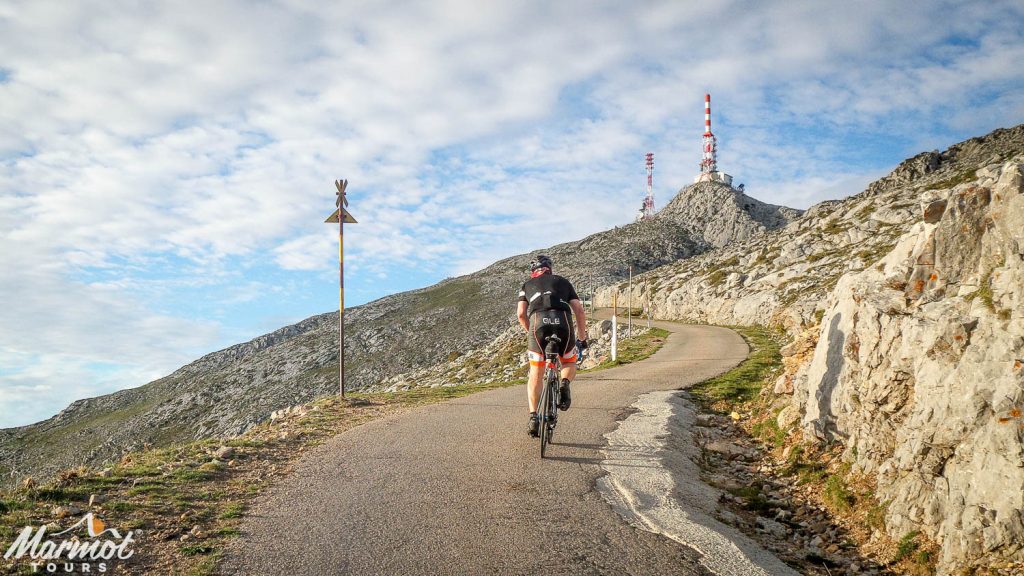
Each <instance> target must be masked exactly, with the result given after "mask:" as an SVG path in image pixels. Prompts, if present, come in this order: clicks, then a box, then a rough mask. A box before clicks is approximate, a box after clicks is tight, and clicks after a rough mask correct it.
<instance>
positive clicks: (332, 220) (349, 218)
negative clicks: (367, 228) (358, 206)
mask: <svg viewBox="0 0 1024 576" xmlns="http://www.w3.org/2000/svg"><path fill="white" fill-rule="evenodd" d="M341 210H343V211H344V213H345V224H358V222H356V219H355V218H353V217H352V215H351V214H349V213H348V210H345V209H344V208H342V209H341ZM338 212H339V210H335V211H334V214H331V216H330V217H329V218H327V220H324V222H326V223H328V224H330V223H335V224H337V222H338Z"/></svg>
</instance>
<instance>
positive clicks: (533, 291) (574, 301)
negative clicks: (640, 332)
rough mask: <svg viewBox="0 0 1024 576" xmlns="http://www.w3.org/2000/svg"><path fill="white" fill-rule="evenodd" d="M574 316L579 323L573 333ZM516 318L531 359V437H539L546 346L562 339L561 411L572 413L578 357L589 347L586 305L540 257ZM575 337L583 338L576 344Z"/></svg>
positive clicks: (547, 260) (521, 293) (532, 266)
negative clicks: (571, 388)
mask: <svg viewBox="0 0 1024 576" xmlns="http://www.w3.org/2000/svg"><path fill="white" fill-rule="evenodd" d="M570 312H572V315H573V316H574V317H575V320H576V330H575V331H574V330H573V324H572V318H571V317H570V314H569V313H570ZM516 316H517V317H518V318H519V324H520V325H521V326H522V327H523V329H524V330H526V333H527V356H529V359H530V376H529V379H528V380H527V383H526V393H527V398H528V399H529V404H530V427H529V432H530V436H537V435H538V431H539V429H540V422H539V420H538V419H537V402H538V399H539V398H540V392H541V378H542V377H543V375H544V364H545V360H544V344H545V341H546V339H547V337H548V336H550V335H552V334H555V335H557V336H558V337H559V338H561V339H562V343H563V344H562V350H560V351H559V352H560V354H561V361H562V373H561V378H562V381H561V384H560V385H559V388H558V389H559V393H560V395H561V401H560V402H559V405H558V407H559V409H561V410H568V409H569V405H570V404H571V402H572V400H571V397H570V395H569V384H570V383H571V382H572V380H573V378H575V377H576V354H577V348H579V349H580V350H583V349H586V347H587V340H586V334H587V318H586V313H585V311H584V310H583V303H582V302H580V297H579V296H578V295H577V294H576V289H575V288H573V287H572V284H571V283H570V282H569V281H568V280H566V279H565V278H563V277H561V276H558V275H556V274H552V273H551V258H549V257H547V256H545V255H543V254H539V255H537V257H536V258H534V260H533V261H532V262H530V279H529V280H527V281H526V283H524V284H523V288H522V290H520V291H519V303H518V304H517V309H516ZM575 334H580V335H582V336H583V338H582V339H580V340H576V339H575Z"/></svg>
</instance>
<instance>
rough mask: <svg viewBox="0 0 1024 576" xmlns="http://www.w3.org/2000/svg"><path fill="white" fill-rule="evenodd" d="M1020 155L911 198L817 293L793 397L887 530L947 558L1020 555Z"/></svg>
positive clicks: (954, 564)
mask: <svg viewBox="0 0 1024 576" xmlns="http://www.w3.org/2000/svg"><path fill="white" fill-rule="evenodd" d="M1021 162H1024V157H1019V158H1017V159H1015V160H1014V161H1011V162H1008V163H1006V164H1003V165H993V166H990V167H987V168H984V169H982V170H979V171H978V179H977V180H975V181H973V182H971V183H968V184H962V185H960V186H957V187H955V188H953V189H952V190H947V191H942V192H936V193H934V194H933V195H930V196H926V197H924V198H922V200H923V203H924V207H923V218H924V220H923V221H919V222H917V223H916V224H914V225H913V226H912V227H911V229H910V231H908V232H907V233H906V234H904V235H903V236H902V237H901V238H900V240H899V242H898V243H897V245H896V247H895V248H894V249H893V250H892V252H890V253H889V254H888V255H886V256H885V258H883V259H882V260H881V261H880V262H879V263H878V264H876V265H874V266H871V267H869V268H867V269H865V270H863V271H861V272H858V273H855V274H848V275H846V276H843V277H842V278H841V279H840V280H839V283H838V285H837V286H836V288H835V290H834V291H833V292H832V294H831V295H830V297H829V298H828V300H827V302H826V305H825V306H826V311H825V314H824V317H823V319H822V324H821V329H820V333H819V337H818V340H817V345H816V346H815V349H814V353H813V356H812V358H811V361H810V362H809V363H807V364H805V365H803V366H801V367H800V368H799V370H798V371H797V373H796V375H795V378H794V384H795V386H794V387H795V394H794V401H795V405H796V406H798V407H799V409H800V411H801V412H802V414H803V417H802V425H803V426H804V428H805V431H806V433H807V434H810V435H814V436H817V437H819V438H822V439H827V440H833V439H835V440H840V441H841V442H842V443H843V444H844V445H845V447H846V453H845V455H844V457H845V459H847V460H848V461H850V462H852V463H854V465H855V466H856V467H857V468H859V469H861V470H863V471H866V472H870V473H874V474H876V476H877V478H878V486H877V490H878V496H879V498H880V499H881V500H882V501H885V502H888V503H889V504H888V512H887V517H886V525H887V528H888V530H889V531H890V532H892V533H893V534H898V535H901V534H905V533H907V532H911V531H914V530H921V531H923V532H925V533H926V534H927V535H929V536H931V537H932V538H933V539H934V540H935V541H937V542H939V543H941V546H942V557H941V559H940V567H941V568H942V569H943V571H944V572H945V571H950V570H951V569H953V568H959V567H962V566H965V565H970V564H973V563H974V562H979V561H984V562H982V563H987V562H989V561H991V560H992V559H993V558H999V559H1003V560H1014V561H1022V560H1024V550H1022V547H1024V418H1022V417H1021V411H1022V410H1024V176H1022V170H1024V164H1021Z"/></svg>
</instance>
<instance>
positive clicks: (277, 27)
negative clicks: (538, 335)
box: [0, 0, 1024, 426]
mask: <svg viewBox="0 0 1024 576" xmlns="http://www.w3.org/2000/svg"><path fill="white" fill-rule="evenodd" d="M1022 21H1024V15H1022V8H1021V6H1020V5H1019V3H1015V2H1009V1H1008V2H974V3H966V4H965V3H962V2H949V3H941V4H938V5H935V6H934V7H933V8H931V9H929V10H922V9H921V8H920V7H918V6H914V5H912V4H908V3H902V2H886V3H869V4H863V3H861V4H850V5H839V4H830V5H829V6H828V7H827V8H823V7H822V5H821V4H820V3H817V2H811V1H806V2H786V3H773V4H767V5H766V4H761V3H752V2H739V1H735V2H718V3H714V4H712V5H698V4H694V3H679V2H669V1H665V2H647V3H642V4H638V5H635V6H630V7H628V8H616V7H613V6H609V5H599V4H594V3H590V2H583V1H571V2H559V3H543V2H525V3H481V2H464V1H454V0H453V1H448V2H434V3H421V4H407V3H402V4H396V3H390V2H352V1H347V2H340V3H333V4H330V5H323V4H322V3H314V2H306V1H302V0H294V1H282V2H273V3H258V4H253V3H250V2H241V1H237V0H236V1H228V2H220V3H216V4H209V5H202V6H198V5H197V6H193V7H190V9H188V10H184V9H182V8H181V7H180V6H179V5H178V4H175V3H171V2H163V3H159V2H157V3H148V4H145V5H139V4H136V3H119V2H114V3H109V2H108V3H95V2H92V3H80V4H67V3H58V2H52V1H31V2H28V1H24V2H8V3H6V4H3V5H0V49H2V51H3V53H4V55H5V56H4V63H3V68H4V70H5V72H6V76H5V77H2V78H0V102H2V103H3V105H2V106H0V126H3V130H0V166H2V168H0V263H2V264H3V265H4V269H5V270H6V272H5V273H4V274H5V277H4V280H3V283H2V284H0V298H3V299H4V301H6V302H16V303H17V305H15V306H10V307H8V309H7V310H5V311H3V312H0V320H2V323H0V325H2V326H4V327H5V330H4V332H3V333H2V334H0V350H3V351H4V353H5V354H8V355H10V356H9V357H12V358H14V357H17V358H22V360H19V362H20V364H19V366H21V368H20V369H19V370H20V373H21V374H34V375H35V376H32V377H31V378H29V377H27V376H26V377H24V378H29V379H28V380H25V379H23V380H15V379H13V378H12V377H10V376H5V375H2V374H0V390H6V392H5V394H6V395H7V396H6V398H11V397H17V398H21V400H18V401H19V402H22V404H24V405H27V404H26V403H28V404H31V403H33V402H36V401H35V400H31V399H26V398H27V396H29V395H39V396H40V399H39V400H38V405H40V406H48V407H49V409H50V412H55V411H56V409H57V408H59V406H58V405H57V404H59V402H56V401H55V400H53V398H55V397H59V395H58V396H52V397H51V396H48V397H46V398H42V393H41V392H30V391H32V390H41V388H37V387H38V386H48V387H49V388H48V389H50V390H65V391H72V392H69V393H72V394H86V393H89V391H92V392H98V391H101V390H106V389H109V386H107V385H105V384H102V385H101V384H100V382H101V381H102V382H113V381H115V380H116V381H118V382H121V383H122V384H119V385H123V383H124V382H127V381H128V380H130V378H135V377H138V376H139V375H140V374H151V373H154V372H156V373H158V372H159V371H160V370H167V369H169V368H172V367H173V366H174V363H177V362H181V361H183V360H184V359H185V357H186V355H187V354H191V351H195V350H207V349H209V348H210V347H213V346H219V345H223V344H227V343H229V342H223V341H221V340H219V338H222V337H223V335H224V334H231V335H233V334H236V333H239V332H240V331H241V329H240V328H239V326H238V325H237V324H236V325H231V322H238V323H241V322H242V321H241V320H232V319H230V318H229V319H226V320H225V322H227V323H228V325H226V326H223V327H218V326H216V325H213V324H212V323H210V322H204V321H195V320H190V319H188V318H190V317H191V316H190V315H189V314H187V313H185V311H183V310H175V309H174V307H173V306H171V305H167V304H165V305H157V304H154V303H153V299H152V298H148V297H147V295H161V296H163V295H166V296H167V298H168V299H169V300H173V299H174V298H173V297H174V294H176V293H177V291H178V290H181V289H183V287H185V286H191V287H195V286H200V285H203V286H207V287H208V289H209V294H210V296H209V299H210V300H214V301H219V302H221V303H225V304H227V303H230V302H238V301H248V300H251V299H252V298H254V297H255V296H254V295H256V294H259V293H263V292H266V291H267V290H269V289H270V288H268V283H266V282H264V281H263V279H261V278H254V277H249V276H247V275H248V274H249V272H248V271H247V270H249V269H251V268H253V266H254V263H256V262H259V263H267V262H273V263H274V264H275V265H276V266H277V267H279V268H280V269H282V270H287V271H293V272H303V271H305V272H307V273H308V272H314V273H318V274H323V275H324V276H325V277H329V276H330V275H329V272H330V271H331V270H333V267H334V266H335V257H334V254H335V250H336V246H335V244H334V236H333V232H332V231H331V230H330V228H329V227H328V226H326V225H324V224H322V220H323V218H324V217H325V216H326V215H327V213H329V208H330V205H331V204H330V203H331V202H332V200H333V198H332V193H333V188H332V186H331V181H332V180H333V179H334V178H338V177H347V178H349V179H350V181H351V182H352V185H351V187H350V200H351V201H352V204H353V205H352V210H353V213H354V214H355V215H356V217H357V218H358V219H359V221H360V223H359V225H358V228H357V229H356V230H355V231H354V233H353V234H352V236H351V238H346V242H347V247H346V260H347V262H350V263H351V265H352V269H353V270H354V271H356V272H358V273H360V274H362V273H365V274H366V278H371V279H372V280H370V281H368V284H367V286H364V287H359V288H358V289H361V290H362V289H366V288H368V287H369V286H372V285H373V283H374V282H380V276H381V275H384V276H386V277H388V278H394V277H401V276H402V274H401V273H400V271H401V270H402V269H405V268H411V267H415V268H416V269H417V270H436V271H437V273H438V275H440V276H443V275H448V274H453V273H459V272H465V271H469V270H471V269H473V268H474V267H478V266H479V265H481V264H483V263H488V262H490V261H493V260H494V259H497V258H499V257H502V256H507V255H509V254H511V253H516V252H521V251H524V250H528V249H533V248H539V247H541V246H544V245H546V244H550V243H555V242H561V241H565V240H570V239H573V238H576V237H579V236H583V235H585V234H588V233H591V232H594V231H597V230H600V229H603V228H607V227H609V226H611V225H613V224H616V223H622V222H624V221H628V220H629V219H631V217H632V213H633V211H634V210H635V208H636V206H637V205H638V204H639V199H640V197H641V195H642V191H643V180H644V175H643V166H642V156H643V153H644V152H646V151H648V150H653V151H654V152H655V154H656V163H657V168H656V170H657V172H656V176H655V181H656V187H657V191H658V194H659V196H658V198H659V205H664V203H665V202H667V201H668V200H669V198H668V197H667V195H668V191H672V192H674V191H675V190H676V189H678V188H679V187H680V186H682V185H684V184H686V183H688V182H689V181H691V179H692V176H693V173H694V172H695V170H696V167H695V165H696V160H697V158H696V156H697V154H696V150H697V146H698V142H697V137H698V136H699V131H700V126H701V119H702V118H701V112H700V96H701V94H702V93H703V91H704V90H711V91H712V92H713V93H714V95H715V103H716V106H717V108H716V122H717V123H718V124H716V125H717V126H721V127H722V129H723V130H722V131H721V132H720V136H721V141H722V144H723V146H722V155H721V158H722V164H723V168H725V169H727V170H728V171H730V172H731V173H733V174H734V175H735V176H737V178H739V179H740V180H742V181H745V182H747V183H748V185H749V187H748V189H749V190H750V191H751V193H752V194H754V195H755V196H758V197H760V198H762V199H763V200H766V201H771V202H776V203H788V204H793V205H796V206H799V207H805V206H806V205H809V204H810V203H813V202H816V201H818V200H820V199H822V198H825V197H831V196H834V195H837V194H844V193H847V192H853V191H856V188H857V187H858V186H861V185H862V183H863V182H864V181H865V180H866V179H868V178H870V177H872V176H874V175H876V174H877V173H878V170H879V168H880V166H878V165H877V160H874V162H875V164H871V165H866V164H865V162H866V161H865V160H864V159H863V158H862V157H860V156H858V152H857V151H856V150H851V146H850V144H849V143H847V142H845V141H844V135H845V134H848V133H851V132H856V133H857V134H858V136H859V137H860V138H861V139H865V138H869V137H877V138H879V140H880V141H884V142H886V143H887V145H888V146H890V147H892V148H893V149H899V151H900V153H902V152H906V154H905V155H909V154H911V153H914V152H917V151H918V150H917V149H911V148H913V147H914V146H918V145H920V144H927V146H926V147H928V148H930V147H935V146H942V145H945V144H949V143H951V138H953V136H954V135H955V136H956V137H957V138H959V137H964V136H970V135H975V134H978V133H983V132H985V131H987V130H989V129H991V128H994V127H997V126H999V125H1007V124H1013V123H1016V122H1019V121H1020V120H1021V117H1022V115H1024V100H1022V99H1021V97H1020V96H1019V94H1021V93H1022V91H1021V90H1020V88H1021V86H1022V84H1024V72H1022V70H1021V68H1020V66H1019V65H1017V64H1016V63H1018V62H1020V61H1021V60H1022V58H1024V52H1022V51H1024V42H1022V41H1021V22H1022ZM951 40H954V41H951ZM883 139H885V140H883ZM893 142H895V143H893ZM904 149H905V150H904ZM894 153H895V152H894ZM900 159H901V158H900V157H896V158H892V159H891V162H890V164H895V162H897V161H898V160H900ZM869 164H870V163H869ZM762 192H763V195H762V194H761V193H762ZM623 206H624V208H623ZM537 230H543V231H544V233H537V232H535V231H537ZM91 275H99V276H101V277H102V278H103V280H102V281H93V280H89V279H88V278H89V277H90V276H91ZM278 289H282V290H286V289H287V288H278ZM385 289H386V288H385ZM71 295H74V297H73V306H69V305H68V302H69V300H72V296H71ZM285 297H287V295H286V296H285ZM267 317H268V318H277V317H280V316H279V315H278V314H277V313H276V312H275V311H272V310H270V311H268V312H267ZM252 325H254V326H257V325H258V326H263V323H262V321H261V320H260V319H253V320H252ZM10 326H16V327H17V332H15V331H14V330H12V329H11V328H8V327H10ZM95 334H104V335H105V337H104V338H103V340H102V345H101V344H100V343H99V342H98V341H97V339H95V338H94V336H95ZM56 355H66V356H67V357H69V358H73V360H72V361H68V360H67V358H66V357H65V356H60V357H59V358H58V356H56ZM96 363H106V364H116V365H118V366H122V368H120V369H118V371H117V374H120V375H121V376H117V377H116V378H114V377H109V375H108V374H106V372H103V373H101V371H96V370H93V369H91V368H89V366H92V365H94V364H96ZM71 365H75V366H79V367H80V368H76V369H75V371H72V370H70V369H69V370H65V369H64V368H63V367H66V366H71ZM108 372H109V370H108ZM90 375H91V376H90ZM124 375H130V378H129V377H128V376H124ZM90 379H92V380H93V382H92V383H90V382H88V381H90ZM83 381H86V383H84V384H82V383H81V382H83ZM135 383H141V382H135ZM79 386H80V387H79ZM104 386H107V387H106V388H105V387H104ZM12 395H13V396H12ZM33 405H35V404H33ZM43 412H46V410H45V409H43V410H37V411H35V412H32V413H33V414H39V413H43ZM5 423H9V422H8V421H5V420H3V419H2V418H0V426H2V425H4V424H5Z"/></svg>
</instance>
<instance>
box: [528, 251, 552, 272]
mask: <svg viewBox="0 0 1024 576" xmlns="http://www.w3.org/2000/svg"><path fill="white" fill-rule="evenodd" d="M541 268H547V269H548V270H551V258H549V257H547V256H545V255H544V254H538V255H537V256H536V257H535V258H534V259H533V262H530V272H536V271H537V270H540V269H541Z"/></svg>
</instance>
